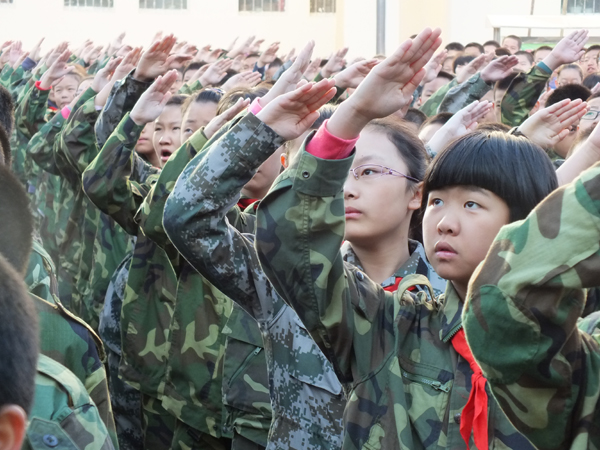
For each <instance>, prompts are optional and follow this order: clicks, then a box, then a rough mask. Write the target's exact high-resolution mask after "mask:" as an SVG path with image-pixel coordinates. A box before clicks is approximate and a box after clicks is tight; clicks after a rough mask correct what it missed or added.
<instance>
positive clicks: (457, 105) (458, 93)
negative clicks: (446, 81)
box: [438, 72, 493, 114]
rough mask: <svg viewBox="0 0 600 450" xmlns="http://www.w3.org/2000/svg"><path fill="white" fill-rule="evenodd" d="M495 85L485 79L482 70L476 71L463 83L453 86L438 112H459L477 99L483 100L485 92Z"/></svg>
mask: <svg viewBox="0 0 600 450" xmlns="http://www.w3.org/2000/svg"><path fill="white" fill-rule="evenodd" d="M492 88H493V86H490V85H489V84H488V83H486V82H485V81H483V78H481V72H478V73H476V74H475V75H473V76H472V77H471V78H469V79H468V80H467V81H466V82H464V83H463V84H459V85H457V86H454V87H453V88H451V89H450V90H449V91H448V92H447V93H446V95H445V96H444V99H443V100H442V103H440V106H439V108H438V113H442V112H449V113H452V114H455V113H457V112H458V111H460V110H461V109H463V108H464V107H466V106H468V105H470V104H471V103H473V102H474V101H475V100H481V97H483V96H484V95H485V94H487V93H488V92H489V91H490V90H492Z"/></svg>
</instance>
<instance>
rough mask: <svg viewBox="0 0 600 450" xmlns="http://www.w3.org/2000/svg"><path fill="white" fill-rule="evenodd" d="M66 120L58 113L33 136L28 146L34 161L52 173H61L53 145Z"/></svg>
mask: <svg viewBox="0 0 600 450" xmlns="http://www.w3.org/2000/svg"><path fill="white" fill-rule="evenodd" d="M65 122H66V121H65V118H64V117H63V115H62V114H56V115H55V116H54V117H53V118H52V120H50V121H49V122H48V123H46V124H45V125H44V126H43V127H42V128H41V129H40V131H39V132H37V133H36V134H35V135H34V136H33V137H32V138H31V141H29V145H28V146H27V155H28V156H29V157H30V158H31V159H32V160H33V162H34V163H35V164H37V165H38V166H39V167H40V168H41V169H43V170H44V171H46V172H49V173H51V174H52V175H60V171H59V170H58V168H57V167H56V164H55V162H54V151H53V146H54V141H55V140H56V139H57V137H58V135H59V134H60V132H61V131H62V128H63V126H64V124H65Z"/></svg>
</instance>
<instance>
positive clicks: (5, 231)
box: [0, 166, 33, 273]
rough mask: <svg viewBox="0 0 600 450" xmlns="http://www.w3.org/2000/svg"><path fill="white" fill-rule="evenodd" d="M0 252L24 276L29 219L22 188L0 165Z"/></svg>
mask: <svg viewBox="0 0 600 450" xmlns="http://www.w3.org/2000/svg"><path fill="white" fill-rule="evenodd" d="M0 217H2V220H0V253H1V254H2V255H3V256H4V257H5V258H6V259H7V261H8V262H9V263H10V264H11V265H12V266H13V267H14V269H15V270H16V271H17V272H21V273H25V271H26V270H27V266H28V264H29V254H30V253H31V246H32V243H31V239H32V238H31V236H32V233H33V217H32V214H31V211H30V210H29V199H28V198H27V193H26V192H25V188H23V186H22V185H21V183H20V182H19V180H18V179H17V177H15V176H14V175H13V174H12V172H11V171H10V169H9V168H8V167H6V166H0Z"/></svg>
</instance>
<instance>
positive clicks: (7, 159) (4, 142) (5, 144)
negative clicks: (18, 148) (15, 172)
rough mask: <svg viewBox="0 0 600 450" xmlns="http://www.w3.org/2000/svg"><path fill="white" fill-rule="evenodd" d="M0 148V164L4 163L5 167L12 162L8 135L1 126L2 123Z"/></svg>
mask: <svg viewBox="0 0 600 450" xmlns="http://www.w3.org/2000/svg"><path fill="white" fill-rule="evenodd" d="M0 150H2V151H1V152H0V153H2V161H0V165H2V163H3V164H4V165H6V167H9V168H10V166H11V164H12V150H11V147H10V136H9V135H8V133H7V132H6V130H5V129H4V127H3V126H2V124H0Z"/></svg>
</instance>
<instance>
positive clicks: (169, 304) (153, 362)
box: [83, 114, 178, 398]
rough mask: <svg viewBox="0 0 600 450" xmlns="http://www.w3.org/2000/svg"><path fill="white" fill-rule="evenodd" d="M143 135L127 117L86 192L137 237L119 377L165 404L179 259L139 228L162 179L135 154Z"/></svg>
mask: <svg viewBox="0 0 600 450" xmlns="http://www.w3.org/2000/svg"><path fill="white" fill-rule="evenodd" d="M142 129H143V126H138V125H136V124H135V123H134V122H133V121H132V120H131V118H130V117H129V114H126V115H125V117H124V118H123V120H121V122H120V123H119V125H118V126H117V128H116V129H115V131H114V132H113V133H112V134H111V135H110V137H109V139H108V140H107V141H106V144H105V145H104V146H103V147H102V150H101V151H100V153H99V154H98V156H97V157H96V159H94V161H92V163H91V164H90V165H89V166H88V167H87V169H86V170H85V171H84V173H83V189H84V191H85V193H86V194H87V195H88V197H89V198H90V200H91V201H92V202H93V203H94V204H95V205H96V206H97V207H98V208H99V209H100V210H101V211H103V212H104V213H106V214H108V215H110V216H111V217H112V218H113V219H114V220H115V221H116V222H117V223H118V224H119V225H120V226H121V227H122V228H123V229H124V230H125V231H126V232H127V233H128V234H130V235H131V236H137V239H136V244H135V248H134V253H133V260H132V262H131V266H130V270H129V278H128V280H127V287H126V289H125V299H124V303H123V308H122V311H121V338H122V358H121V367H120V375H121V377H122V378H123V379H124V380H125V381H126V382H127V383H129V384H130V385H132V386H133V387H135V388H136V389H138V390H140V391H141V392H142V393H144V394H146V395H149V396H151V397H154V398H162V393H163V390H164V382H165V375H166V360H167V354H168V350H169V349H168V342H169V325H170V323H171V319H172V316H173V308H174V304H175V296H176V291H177V275H176V273H175V270H174V269H173V261H174V260H176V258H177V256H178V254H177V252H176V251H175V250H174V249H172V248H171V249H169V251H166V250H164V249H163V248H161V247H159V246H158V245H156V244H155V243H154V242H153V241H152V240H150V239H149V238H148V237H147V236H145V235H144V233H143V232H141V230H140V228H139V220H140V217H139V215H138V212H139V210H140V207H141V205H142V202H143V200H144V198H145V197H146V196H147V195H148V192H149V191H150V189H151V187H152V185H153V184H154V183H155V182H156V178H157V177H158V173H160V169H157V168H155V167H152V166H150V165H149V164H148V163H146V162H145V161H144V160H142V158H141V157H139V156H138V155H137V153H136V152H135V150H134V148H135V145H136V143H137V140H138V138H139V136H140V134H141V132H142ZM172 259H173V261H172Z"/></svg>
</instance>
